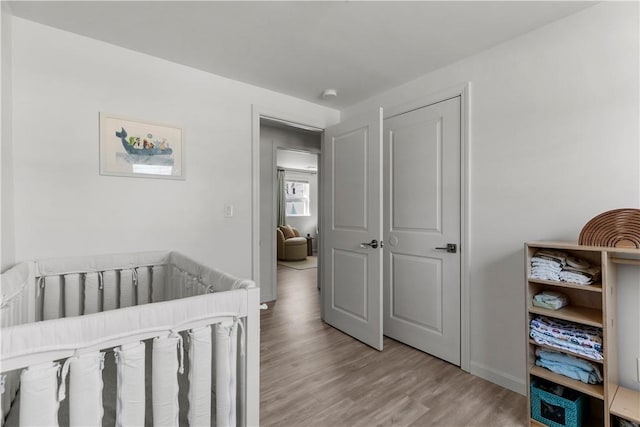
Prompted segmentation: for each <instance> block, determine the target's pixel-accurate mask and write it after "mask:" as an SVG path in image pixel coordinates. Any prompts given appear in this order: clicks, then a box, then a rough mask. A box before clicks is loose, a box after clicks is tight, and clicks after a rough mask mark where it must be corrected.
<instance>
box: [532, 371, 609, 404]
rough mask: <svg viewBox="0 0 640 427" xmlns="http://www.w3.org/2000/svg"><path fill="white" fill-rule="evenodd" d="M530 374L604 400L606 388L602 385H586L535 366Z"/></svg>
mask: <svg viewBox="0 0 640 427" xmlns="http://www.w3.org/2000/svg"><path fill="white" fill-rule="evenodd" d="M529 373H530V374H531V375H534V376H536V377H538V378H544V379H546V380H549V381H552V382H554V383H556V384H560V385H563V386H565V387H569V388H570V389H572V390H576V391H579V392H581V393H584V394H588V395H589V396H593V397H595V398H597V399H600V400H603V399H604V387H603V385H602V384H585V383H583V382H582V381H576V380H573V379H571V378H569V377H565V376H563V375H559V374H555V373H553V372H551V371H550V370H548V369H545V368H541V367H539V366H535V365H534V366H531V367H529Z"/></svg>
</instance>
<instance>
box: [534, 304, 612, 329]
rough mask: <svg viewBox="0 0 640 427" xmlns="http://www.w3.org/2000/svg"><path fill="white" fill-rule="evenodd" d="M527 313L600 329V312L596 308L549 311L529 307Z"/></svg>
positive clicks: (579, 307) (572, 306) (564, 308)
mask: <svg viewBox="0 0 640 427" xmlns="http://www.w3.org/2000/svg"><path fill="white" fill-rule="evenodd" d="M529 313H533V314H539V315H541V316H547V317H553V318H556V319H563V320H569V321H571V322H576V323H581V324H583V325H590V326H597V327H599V328H602V310H599V309H597V308H589V307H582V306H579V305H568V306H566V307H562V308H561V309H558V310H549V309H547V308H542V307H535V306H531V307H529Z"/></svg>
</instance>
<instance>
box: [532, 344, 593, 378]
mask: <svg viewBox="0 0 640 427" xmlns="http://www.w3.org/2000/svg"><path fill="white" fill-rule="evenodd" d="M536 356H537V357H536V365H538V366H542V367H543V368H547V369H548V370H550V371H551V372H555V373H556V374H560V375H564V376H565V377H569V378H573V379H574V380H578V381H582V382H583V383H586V384H599V383H601V382H602V381H603V378H602V374H601V373H600V368H598V367H597V366H595V365H594V364H593V363H590V362H588V361H586V360H582V359H578V358H577V357H573V356H570V355H568V354H563V353H560V352H557V351H553V350H544V349H541V348H538V349H536Z"/></svg>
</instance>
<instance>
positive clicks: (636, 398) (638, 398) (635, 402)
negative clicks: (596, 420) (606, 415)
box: [610, 387, 640, 423]
mask: <svg viewBox="0 0 640 427" xmlns="http://www.w3.org/2000/svg"><path fill="white" fill-rule="evenodd" d="M610 412H611V413H612V414H613V415H617V416H618V417H621V418H624V419H625V420H629V421H631V422H634V423H640V391H634V390H629V389H628V388H624V387H618V392H617V393H616V396H615V397H614V398H613V403H612V404H611V410H610Z"/></svg>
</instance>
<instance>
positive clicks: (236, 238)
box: [12, 18, 339, 277]
mask: <svg viewBox="0 0 640 427" xmlns="http://www.w3.org/2000/svg"><path fill="white" fill-rule="evenodd" d="M13 24H14V25H13V34H12V35H13V71H14V74H13V89H14V91H13V101H14V110H13V125H14V126H13V127H14V129H13V130H14V149H15V150H14V166H15V168H14V174H15V176H14V178H15V211H16V213H17V215H16V218H15V231H16V258H17V259H18V260H25V259H31V258H41V257H53V256H67V255H78V254H94V253H111V252H123V251H141V250H149V249H164V248H166V249H175V250H179V251H183V252H185V253H186V254H187V255H190V256H192V257H194V258H195V259H198V260H201V261H203V262H205V263H206V264H209V265H212V266H217V267H219V268H221V269H224V270H226V271H228V272H231V273H233V274H236V275H240V276H244V277H250V276H251V266H252V260H251V256H252V250H251V242H252V238H251V233H252V222H251V200H252V198H251V185H252V179H251V177H252V171H251V155H252V153H251V147H252V145H251V137H252V134H251V132H252V130H251V126H252V105H254V104H257V105H268V106H271V107H272V108H274V109H277V110H279V111H284V112H294V113H296V114H299V115H302V116H309V117H315V118H318V120H326V121H327V122H335V121H336V120H337V118H338V117H339V112H338V111H336V110H332V109H328V108H324V107H321V106H318V105H315V104H311V103H309V102H306V101H301V100H299V99H296V98H292V97H289V96H285V95H282V94H278V93H275V92H272V91H268V90H265V89H261V88H257V87H255V86H251V85H247V84H243V83H239V82H236V81H233V80H229V79H225V78H222V77H218V76H215V75H211V74H208V73H205V72H201V71H198V70H195V69H192V68H188V67H185V66H182V65H178V64H174V63H171V62H168V61H164V60H161V59H158V58H154V57H151V56H148V55H144V54H140V53H137V52H133V51H130V50H126V49H123V48H120V47H116V46H113V45H109V44H106V43H103V42H99V41H96V40H92V39H89V38H85V37H81V36H78V35H75V34H71V33H67V32H63V31H59V30H56V29H52V28H49V27H46V26H43V25H39V24H36V23H33V22H30V21H26V20H23V19H18V18H15V19H14V22H13ZM101 111H104V112H110V113H117V114H120V115H124V116H129V117H133V118H138V119H148V120H152V121H157V122H160V123H172V124H177V125H181V126H182V127H183V128H184V131H185V143H186V155H185V157H186V180H185V181H171V180H156V179H140V178H123V177H112V176H100V175H99V174H98V113H99V112H101ZM225 203H231V204H233V205H234V216H233V218H224V217H223V206H224V204H225Z"/></svg>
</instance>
